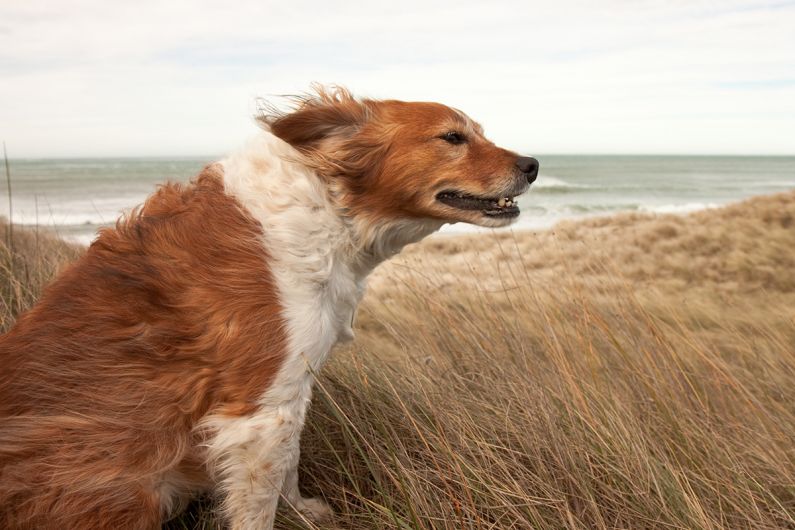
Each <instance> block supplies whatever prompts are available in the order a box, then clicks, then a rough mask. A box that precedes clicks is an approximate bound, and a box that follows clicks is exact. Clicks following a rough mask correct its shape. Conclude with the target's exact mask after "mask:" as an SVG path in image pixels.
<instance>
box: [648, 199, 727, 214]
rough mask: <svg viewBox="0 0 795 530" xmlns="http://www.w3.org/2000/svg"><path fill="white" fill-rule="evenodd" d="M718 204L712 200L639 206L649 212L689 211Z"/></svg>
mask: <svg viewBox="0 0 795 530" xmlns="http://www.w3.org/2000/svg"><path fill="white" fill-rule="evenodd" d="M719 206H720V205H719V204H716V203H714V202H686V203H683V204H662V205H658V206H641V207H640V208H638V210H640V211H641V212H649V213H690V212H697V211H699V210H709V209H711V208H718V207H719Z"/></svg>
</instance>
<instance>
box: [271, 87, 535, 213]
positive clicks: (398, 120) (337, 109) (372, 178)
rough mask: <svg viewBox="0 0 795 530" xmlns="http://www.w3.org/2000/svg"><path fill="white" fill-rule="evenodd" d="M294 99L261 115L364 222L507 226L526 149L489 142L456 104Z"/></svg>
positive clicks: (524, 179)
mask: <svg viewBox="0 0 795 530" xmlns="http://www.w3.org/2000/svg"><path fill="white" fill-rule="evenodd" d="M296 103H297V104H296V105H295V106H294V108H293V109H292V110H291V111H290V112H286V113H285V112H276V111H273V110H270V111H265V112H264V113H263V114H262V115H261V116H260V121H261V122H262V123H263V124H265V126H266V127H267V128H269V129H270V131H271V132H272V133H273V134H275V135H276V136H278V137H279V138H281V139H282V140H284V141H285V142H287V143H289V144H290V145H292V146H293V147H295V148H296V149H297V150H298V151H299V152H300V153H301V154H302V155H303V156H304V158H305V161H306V162H307V163H308V164H309V165H311V166H312V167H313V168H314V169H315V170H316V171H317V172H318V174H319V175H321V177H323V178H324V179H326V181H327V182H328V185H329V186H330V187H331V189H333V190H334V191H335V195H336V196H337V200H339V201H340V203H341V206H342V207H343V208H345V209H346V211H348V212H349V213H350V214H351V215H352V216H353V217H355V218H356V219H360V220H364V221H365V222H367V223H373V224H376V225H378V224H384V223H395V222H399V223H402V222H405V221H412V220H424V221H427V220H430V221H437V222H439V224H441V223H445V222H459V221H463V222H467V223H473V224H477V225H481V226H488V227H500V226H506V225H508V224H510V223H511V222H512V221H513V220H515V219H516V217H517V216H518V215H519V207H518V206H517V205H516V202H515V199H514V198H515V197H516V196H517V195H520V194H521V193H524V192H525V191H526V190H527V188H528V187H529V186H530V184H531V183H532V182H533V181H534V180H535V178H536V176H537V174H538V162H536V160H535V159H533V158H530V157H524V156H519V155H517V154H516V153H514V152H511V151H508V150H506V149H502V148H500V147H497V146H496V145H494V144H493V143H492V142H490V141H489V140H487V139H486V137H485V136H484V135H483V129H482V128H481V127H480V125H478V124H477V123H476V122H474V121H473V120H471V119H470V118H469V117H468V116H466V115H465V114H464V113H463V112H460V111H458V110H456V109H452V108H450V107H447V106H445V105H441V104H439V103H409V102H403V101H394V100H383V101H380V100H368V99H364V100H359V99H356V98H354V97H353V96H352V95H351V94H350V93H349V92H348V91H346V90H344V89H335V90H332V91H329V90H324V89H322V88H321V89H318V90H317V91H316V93H315V94H313V95H311V96H307V97H302V98H297V99H296Z"/></svg>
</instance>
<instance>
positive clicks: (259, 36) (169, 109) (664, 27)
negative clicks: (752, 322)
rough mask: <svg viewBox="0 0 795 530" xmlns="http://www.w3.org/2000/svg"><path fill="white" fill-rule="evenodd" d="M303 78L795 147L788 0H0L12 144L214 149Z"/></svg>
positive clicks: (544, 122)
mask: <svg viewBox="0 0 795 530" xmlns="http://www.w3.org/2000/svg"><path fill="white" fill-rule="evenodd" d="M312 81H320V82H324V83H338V84H342V85H345V86H347V87H348V88H350V89H352V90H353V91H354V92H355V93H357V94H360V95H364V96H370V97H388V98H399V99H408V100H436V101H441V102H444V103H448V104H450V105H453V106H456V107H458V108H460V109H462V110H464V111H465V112H467V113H468V114H470V115H471V116H472V117H473V118H475V119H476V120H478V121H480V122H481V123H482V124H483V125H484V127H485V129H486V133H487V134H488V135H489V136H490V137H491V138H492V139H493V140H495V141H496V142H497V143H499V144H501V145H504V146H505V147H510V148H513V149H517V150H520V151H522V152H525V153H528V154H534V153H726V154H795V1H749V0H745V1H743V0H716V1H704V0H682V1H667V2H666V1H653V2H652V1H631V0H626V1H623V0H601V1H597V2H593V1H590V2H568V1H557V2H553V1H548V2H531V1H524V2H485V1H482V0H481V1H477V2H467V1H461V0H459V1H456V2H432V1H428V0H425V1H420V2H415V1H414V0H411V1H391V2H379V1H369V2H361V3H359V4H358V5H357V4H353V3H342V2H332V1H328V0H325V1H302V0H297V1H296V0H287V1H284V0H283V1H281V2H274V1H272V0H256V1H246V0H244V1H236V0H227V1H213V2H202V1H195V0H191V1H188V0H178V1H145V0H137V1H112V0H85V1H75V0H49V1H36V0H25V1H22V0H0V140H2V139H4V140H5V141H6V142H7V144H8V149H9V152H10V154H11V156H12V157H48V156H114V155H123V156H134V155H164V156H169V155H205V156H216V155H220V154H223V153H224V152H226V151H228V150H229V149H232V148H234V147H235V146H236V145H239V144H240V143H241V142H243V141H244V140H245V139H246V138H247V137H248V136H250V135H251V134H253V133H254V131H255V125H254V124H253V121H252V114H253V112H254V109H255V103H254V100H255V98H256V97H257V96H270V95H274V94H286V93H296V92H301V91H304V90H306V89H307V87H308V85H309V84H310V83H311V82H312Z"/></svg>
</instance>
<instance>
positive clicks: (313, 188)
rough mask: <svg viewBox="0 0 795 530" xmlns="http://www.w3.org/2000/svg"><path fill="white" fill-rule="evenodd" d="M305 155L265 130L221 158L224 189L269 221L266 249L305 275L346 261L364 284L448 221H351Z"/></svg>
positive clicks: (257, 216)
mask: <svg viewBox="0 0 795 530" xmlns="http://www.w3.org/2000/svg"><path fill="white" fill-rule="evenodd" d="M300 159H301V157H300V154H299V153H298V152H297V151H296V150H295V149H293V148H292V147H291V146H290V145H288V144H287V143H285V142H283V141H282V140H280V139H279V138H277V137H275V136H273V135H272V134H270V133H268V132H263V133H261V134H260V135H259V136H258V137H257V138H255V139H254V140H253V141H252V142H250V143H249V145H248V146H247V147H246V148H244V149H243V150H241V151H239V152H237V153H235V154H233V155H231V156H230V157H228V158H227V159H226V160H224V161H223V163H222V164H223V167H224V185H225V189H226V191H227V193H229V194H230V195H233V196H234V197H235V198H237V200H238V201H239V202H240V203H241V204H242V206H243V207H244V208H245V209H246V210H247V211H248V213H249V214H251V215H252V216H253V217H254V218H255V219H257V220H258V221H259V222H260V223H261V224H262V226H263V230H264V233H265V249H266V251H268V252H269V253H271V257H272V258H275V259H276V260H277V261H283V262H284V263H285V265H284V266H288V265H289V266H290V267H291V268H293V269H295V273H297V274H299V275H303V276H306V277H307V278H310V279H311V280H312V281H320V282H322V281H324V280H323V279H322V278H321V277H322V276H323V275H324V274H330V273H331V270H332V269H334V268H335V267H339V266H340V265H341V266H343V267H345V268H347V269H348V270H349V271H350V273H352V274H353V276H354V277H355V278H354V279H355V281H356V282H357V283H361V282H362V281H363V280H364V279H365V278H366V277H367V275H368V274H369V273H370V272H371V271H372V270H373V269H374V268H375V267H376V266H377V265H378V264H379V263H381V262H383V261H384V260H386V259H388V258H390V257H392V256H394V255H395V254H397V253H398V252H400V250H401V249H403V247H405V246H406V245H408V244H410V243H414V242H416V241H419V240H420V239H422V238H424V237H425V236H427V235H429V234H431V233H433V232H434V231H436V230H438V229H439V228H440V227H441V225H442V223H441V222H438V221H424V220H406V221H393V222H384V223H381V224H374V223H365V222H360V221H359V220H357V219H355V218H351V217H350V216H349V215H348V214H347V213H346V210H345V208H343V207H342V206H341V205H340V204H338V203H337V201H336V200H335V197H334V191H333V190H331V189H329V188H328V186H327V185H326V184H325V183H324V182H323V181H322V179H320V178H319V177H318V176H317V175H316V174H315V173H314V172H313V170H311V169H310V168H308V167H306V166H305V165H303V164H301V163H300ZM269 247H277V248H269ZM285 256H286V258H285Z"/></svg>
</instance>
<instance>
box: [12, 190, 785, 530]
mask: <svg viewBox="0 0 795 530" xmlns="http://www.w3.org/2000/svg"><path fill="white" fill-rule="evenodd" d="M793 219H795V193H789V194H781V195H777V196H771V197H764V198H758V199H753V200H750V201H746V202H744V203H741V204H738V205H734V206H731V207H729V208H725V209H720V210H712V211H705V212H700V213H697V214H693V215H690V216H687V217H677V216H650V215H646V216H643V215H623V216H618V217H613V218H606V219H593V220H588V221H581V222H577V223H563V224H561V225H558V226H557V227H556V228H555V229H554V230H553V231H547V232H539V233H537V234H532V233H517V234H507V235H496V234H482V235H477V236H468V237H465V238H462V237H457V238H444V237H439V238H435V239H431V240H429V241H427V242H425V243H423V244H420V245H417V246H415V247H414V248H412V249H411V250H409V251H408V252H406V253H405V254H404V255H402V256H401V257H399V258H397V259H395V260H393V261H392V262H390V263H388V264H385V265H384V266H382V267H381V268H380V269H379V270H378V271H377V272H376V273H375V276H374V277H373V278H372V281H371V287H370V290H369V292H368V294H367V295H366V297H365V300H364V302H363V304H362V307H361V309H360V311H359V315H358V320H357V323H356V326H355V329H356V333H357V338H356V340H355V341H354V343H353V344H352V345H350V346H348V347H345V348H342V349H339V350H338V351H336V352H335V354H334V355H333V357H332V359H331V361H330V362H329V364H328V365H327V366H326V367H325V368H324V370H323V372H322V374H320V377H319V381H318V384H317V387H316V392H315V399H314V402H313V405H312V409H311V411H310V415H309V421H308V425H307V429H306V430H305V432H304V436H303V439H302V451H303V457H302V463H301V481H302V486H303V490H304V491H305V492H306V493H308V494H313V495H322V496H324V497H325V498H326V500H327V501H328V502H329V503H331V505H332V506H333V507H334V509H335V510H336V512H337V516H336V519H335V520H334V521H333V522H332V523H331V524H330V525H326V526H323V528H345V529H372V528H390V529H391V528H395V529H408V528H412V529H413V528H450V529H459V528H473V529H504V528H543V529H547V528H548V529H559V528H604V529H607V528H633V529H637V528H683V529H700V528H704V529H707V528H732V529H735V528H795V223H793ZM15 233H16V232H15ZM48 244H52V245H54V246H58V245H61V244H60V243H57V242H54V241H51V240H48ZM27 252H29V250H28V251H26V253H24V254H20V251H18V254H20V255H21V257H20V259H21V260H22V261H23V262H24V263H27V264H28V265H27V267H28V268H29V269H30V270H37V271H47V272H50V273H51V270H52V269H53V268H54V267H57V266H58V265H59V264H60V263H62V262H63V261H61V260H62V257H63V256H64V255H68V254H69V252H71V250H67V251H64V250H63V249H62V248H60V247H59V250H58V251H57V252H53V253H51V254H47V256H48V258H47V260H46V262H45V261H44V260H42V261H36V260H35V259H32V257H31V255H29V254H27ZM38 255H39V256H42V255H43V254H41V253H40V254H38ZM36 259H38V258H36ZM15 263H16V262H15ZM20 266H21V265H20V264H18V263H16V264H15V269H14V270H15V271H17V270H19V267H20ZM23 268H24V267H23ZM7 271H8V268H5V269H3V271H0V273H2V274H4V275H5V274H7ZM47 272H44V273H41V272H40V273H39V274H38V275H37V276H36V278H38V279H41V278H43V277H46V276H47ZM14 274H15V276H14V277H13V278H15V279H14V280H13V281H12V282H9V281H8V280H7V278H6V276H3V277H2V284H3V289H6V287H5V284H6V283H10V284H14V282H18V283H19V287H14V288H11V289H7V290H4V291H3V296H5V295H6V292H10V293H17V292H21V293H25V294H24V295H22V296H19V295H17V294H14V297H12V299H11V300H10V301H6V302H5V305H4V311H5V313H4V322H5V321H10V319H12V318H13V315H14V314H15V313H14V312H13V311H12V309H14V310H16V309H15V308H17V309H18V308H21V307H23V306H25V304H29V303H30V302H31V301H32V299H33V297H34V296H35V294H36V293H37V292H38V289H39V285H40V282H39V283H36V282H37V281H39V280H36V281H33V282H31V285H30V286H29V287H27V286H26V284H25V282H24V281H22V280H21V279H20V278H22V277H21V276H19V273H17V272H15V273H14ZM14 285H16V284H14ZM212 509H213V506H212V503H211V502H210V501H206V502H203V503H196V504H194V505H192V506H191V508H190V510H189V511H188V512H187V513H185V514H183V515H182V516H181V517H179V518H178V519H176V520H174V521H172V522H170V523H169V525H168V526H169V527H170V528H208V529H210V528H219V525H218V523H217V521H216V519H215V518H214V516H213V511H212ZM278 526H279V527H280V528H305V527H310V528H319V527H317V526H315V525H312V524H311V523H308V522H304V521H301V519H300V517H299V516H297V515H294V514H291V513H290V511H289V510H288V509H285V510H282V513H281V515H280V520H279V525H278Z"/></svg>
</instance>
